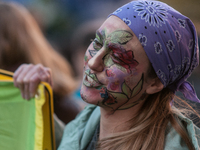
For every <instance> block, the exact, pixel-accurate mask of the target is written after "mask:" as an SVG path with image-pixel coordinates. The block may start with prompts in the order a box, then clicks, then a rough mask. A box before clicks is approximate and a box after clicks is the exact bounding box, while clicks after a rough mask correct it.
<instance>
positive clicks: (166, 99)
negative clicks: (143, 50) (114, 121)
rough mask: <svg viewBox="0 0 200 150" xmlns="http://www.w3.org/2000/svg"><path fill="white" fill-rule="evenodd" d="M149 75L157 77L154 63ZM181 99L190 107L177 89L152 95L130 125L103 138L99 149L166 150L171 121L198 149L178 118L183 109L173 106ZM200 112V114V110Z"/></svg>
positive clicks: (191, 146) (184, 104)
mask: <svg viewBox="0 0 200 150" xmlns="http://www.w3.org/2000/svg"><path fill="white" fill-rule="evenodd" d="M149 77H150V78H156V77H157V76H156V74H155V72H154V70H153V68H152V66H151V65H150V67H149ZM177 100H179V101H181V105H182V106H184V107H185V108H189V107H190V106H189V104H187V103H186V102H185V101H184V100H182V99H180V98H177V96H175V94H174V92H172V91H171V90H170V89H168V88H164V89H163V90H162V91H160V92H158V93H155V94H152V95H149V96H148V97H147V99H146V100H145V102H144V104H143V106H142V107H141V109H140V110H139V111H138V113H137V114H136V115H135V117H134V118H132V119H131V120H129V122H128V123H129V124H130V129H129V130H127V131H124V132H120V133H116V134H114V135H113V136H110V137H107V138H104V139H102V140H100V141H99V142H98V144H97V149H98V150H104V149H106V150H122V149H123V150H162V149H164V145H165V136H166V133H167V131H168V128H169V122H170V123H171V125H172V127H173V128H174V129H175V130H176V131H177V132H178V133H179V134H180V136H181V137H182V139H183V140H184V141H185V143H186V145H187V146H188V148H189V150H194V147H193V144H192V142H191V139H190V138H189V136H188V134H187V131H186V129H185V127H184V125H183V124H182V123H181V122H180V121H179V119H178V115H179V114H180V112H181V111H179V110H178V109H175V108H174V107H172V102H174V103H175V102H176V101H177ZM179 104H180V103H179ZM184 110H185V109H184ZM187 110H188V112H195V111H194V110H193V109H192V107H190V110H191V111H189V109H187ZM185 113H186V112H185ZM196 114H197V113H196ZM197 116H198V117H199V115H198V114H197Z"/></svg>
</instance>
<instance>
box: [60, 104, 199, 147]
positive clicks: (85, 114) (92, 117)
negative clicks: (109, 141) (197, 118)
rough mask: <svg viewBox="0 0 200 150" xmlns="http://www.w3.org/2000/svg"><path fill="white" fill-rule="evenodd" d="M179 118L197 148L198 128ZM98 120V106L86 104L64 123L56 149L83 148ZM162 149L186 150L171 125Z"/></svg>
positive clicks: (183, 118) (89, 139) (185, 119)
mask: <svg viewBox="0 0 200 150" xmlns="http://www.w3.org/2000/svg"><path fill="white" fill-rule="evenodd" d="M179 119H180V120H182V121H184V122H185V123H186V124H187V131H188V134H189V136H190V138H191V139H192V143H193V145H194V146H195V150H199V145H200V129H199V128H198V127H196V126H195V125H194V124H193V123H192V121H191V120H189V119H188V118H186V117H184V116H179ZM99 120H100V109H99V107H98V106H94V105H88V106H87V107H86V108H85V109H84V110H83V111H82V112H81V113H80V115H78V116H77V118H76V119H75V120H73V121H71V122H70V123H68V124H67V125H66V127H65V130H64V134H63V138H62V141H61V144H60V146H59V148H58V150H84V149H85V148H86V147H87V145H88V143H89V142H90V141H91V138H92V136H93V134H94V131H95V129H96V126H97V124H98V123H99ZM164 150H188V148H187V146H186V144H185V143H184V142H183V140H182V139H181V137H180V135H179V134H178V133H177V132H176V131H175V129H174V128H172V127H171V128H170V130H169V132H168V134H167V135H166V141H165V148H164Z"/></svg>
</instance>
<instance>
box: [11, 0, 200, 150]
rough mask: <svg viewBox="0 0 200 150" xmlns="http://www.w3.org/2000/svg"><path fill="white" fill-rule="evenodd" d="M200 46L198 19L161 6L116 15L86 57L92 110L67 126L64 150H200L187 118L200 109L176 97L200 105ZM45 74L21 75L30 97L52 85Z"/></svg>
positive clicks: (142, 5)
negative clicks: (196, 81) (198, 82)
mask: <svg viewBox="0 0 200 150" xmlns="http://www.w3.org/2000/svg"><path fill="white" fill-rule="evenodd" d="M197 40H198V39H197V33H196V30H195V27H194V25H193V23H192V22H191V20H190V19H189V18H187V17H186V16H184V15H182V14H181V13H179V12H178V11H176V10H175V9H173V8H172V7H170V6H169V5H167V4H165V3H162V2H159V1H144V0H140V1H131V2H129V3H127V4H125V5H123V6H122V7H120V8H118V9H117V10H116V11H114V12H113V13H111V14H110V15H109V16H108V18H107V19H106V20H105V22H104V23H103V24H102V25H101V26H100V28H98V30H97V31H96V36H95V39H94V40H93V42H92V43H91V44H90V45H89V47H88V49H87V51H86V53H85V59H84V73H83V82H82V87H81V97H82V99H83V100H84V101H85V102H87V103H89V105H88V106H87V107H86V108H85V109H84V110H83V111H82V112H81V114H79V115H78V116H77V117H76V119H75V120H73V121H72V122H70V123H69V124H67V125H66V127H65V131H64V134H63V138H62V141H61V144H60V146H59V148H58V149H59V150H65V149H70V150H77V149H81V150H93V149H97V150H133V149H134V150H163V149H164V150H167V149H170V150H174V149H176V150H183V149H184V150H188V149H189V150H199V145H200V138H199V137H200V136H199V135H200V129H199V128H198V127H197V126H195V125H194V124H193V122H192V121H191V120H190V119H189V118H188V117H189V116H187V114H188V112H194V113H195V111H194V110H193V109H192V108H191V107H190V106H189V105H188V104H187V102H185V101H184V100H182V99H178V98H176V96H175V92H176V91H180V92H182V93H183V95H184V97H185V98H186V99H189V100H191V101H193V102H196V103H200V100H199V99H198V97H197V96H196V93H195V90H194V88H193V86H192V85H191V84H190V83H189V82H188V81H187V78H188V77H189V76H190V75H191V73H192V71H193V70H194V69H195V68H196V67H197V66H198V63H199V49H198V41H197ZM41 70H42V72H38V70H37V65H36V66H32V67H30V66H27V65H23V66H21V67H19V68H18V69H17V71H16V72H15V74H14V83H15V86H16V87H18V88H19V89H20V90H21V92H22V94H23V95H32V94H34V93H35V88H34V87H35V86H36V85H37V84H38V82H39V81H47V82H49V83H51V74H50V73H49V71H48V70H49V68H47V67H44V66H43V67H41ZM29 71H31V72H32V75H30V74H29ZM41 75H42V76H41ZM33 77H34V79H35V80H31V79H32V78H33ZM24 78H26V79H27V81H28V82H25V81H24ZM36 81H38V82H36ZM25 85H28V86H25ZM28 98H29V97H28ZM179 102H180V103H179ZM177 103H178V104H182V105H184V109H181V108H177V107H176V106H180V105H176V104H177ZM190 108H191V111H190ZM196 115H197V116H198V117H200V116H199V114H198V113H196Z"/></svg>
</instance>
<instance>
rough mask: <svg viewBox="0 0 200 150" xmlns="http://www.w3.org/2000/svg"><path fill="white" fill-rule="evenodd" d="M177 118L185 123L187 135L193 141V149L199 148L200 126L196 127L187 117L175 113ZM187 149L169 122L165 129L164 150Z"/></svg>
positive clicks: (197, 149)
mask: <svg viewBox="0 0 200 150" xmlns="http://www.w3.org/2000/svg"><path fill="white" fill-rule="evenodd" d="M177 117H178V119H179V120H180V121H181V122H182V123H183V124H184V125H185V129H186V131H187V133H188V136H189V137H190V139H191V142H192V143H193V145H194V147H195V150H199V145H200V128H198V127H197V126H196V125H195V124H194V123H193V122H192V121H191V120H190V119H189V118H187V117H185V116H183V115H180V114H179V115H177ZM172 149H176V150H188V148H187V146H186V144H185V142H184V141H183V139H182V138H181V136H180V135H179V134H178V133H177V131H176V130H175V129H174V128H173V127H172V125H171V124H169V128H168V130H167V131H166V140H165V149H164V150H172Z"/></svg>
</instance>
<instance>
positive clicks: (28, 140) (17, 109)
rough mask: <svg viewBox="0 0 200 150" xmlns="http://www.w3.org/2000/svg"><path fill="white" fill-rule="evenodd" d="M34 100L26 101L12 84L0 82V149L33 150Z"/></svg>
mask: <svg viewBox="0 0 200 150" xmlns="http://www.w3.org/2000/svg"><path fill="white" fill-rule="evenodd" d="M34 134H35V100H34V99H31V100H30V101H26V100H24V99H23V98H22V97H21V94H20V91H19V89H18V88H16V87H14V85H13V83H12V82H0V149H2V150H34V140H35V136H34Z"/></svg>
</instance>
